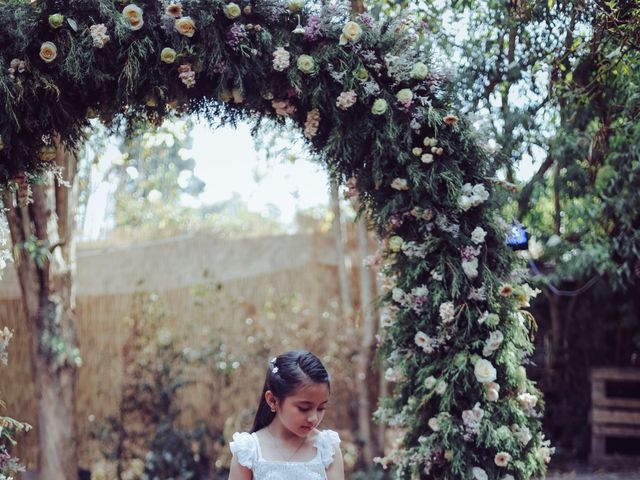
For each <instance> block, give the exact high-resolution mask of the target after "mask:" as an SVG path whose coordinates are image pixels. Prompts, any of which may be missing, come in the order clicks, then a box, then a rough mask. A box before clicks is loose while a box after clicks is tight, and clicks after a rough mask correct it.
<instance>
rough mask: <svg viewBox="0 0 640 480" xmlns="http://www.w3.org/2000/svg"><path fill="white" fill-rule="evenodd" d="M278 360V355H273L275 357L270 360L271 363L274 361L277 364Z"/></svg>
mask: <svg viewBox="0 0 640 480" xmlns="http://www.w3.org/2000/svg"><path fill="white" fill-rule="evenodd" d="M276 360H278V357H273V358H272V359H271V360H270V361H269V363H273V364H274V365H275V363H276Z"/></svg>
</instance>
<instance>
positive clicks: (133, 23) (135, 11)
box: [122, 3, 144, 31]
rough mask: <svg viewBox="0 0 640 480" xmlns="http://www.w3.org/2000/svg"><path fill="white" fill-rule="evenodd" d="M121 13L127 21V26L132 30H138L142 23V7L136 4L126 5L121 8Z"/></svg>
mask: <svg viewBox="0 0 640 480" xmlns="http://www.w3.org/2000/svg"><path fill="white" fill-rule="evenodd" d="M122 15H123V16H124V18H125V19H126V20H127V22H129V28H130V29H131V30H133V31H136V30H140V29H141V28H142V26H143V25H144V20H143V19H142V9H141V8H140V7H139V6H137V5H136V4H134V3H132V4H130V5H127V6H126V7H124V9H123V10H122Z"/></svg>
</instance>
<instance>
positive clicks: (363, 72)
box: [353, 67, 369, 82]
mask: <svg viewBox="0 0 640 480" xmlns="http://www.w3.org/2000/svg"><path fill="white" fill-rule="evenodd" d="M353 74H354V75H355V77H356V78H357V79H358V80H360V81H361V82H366V81H367V80H368V79H369V72H367V69H366V68H364V67H361V68H359V69H357V70H356V71H355V72H353Z"/></svg>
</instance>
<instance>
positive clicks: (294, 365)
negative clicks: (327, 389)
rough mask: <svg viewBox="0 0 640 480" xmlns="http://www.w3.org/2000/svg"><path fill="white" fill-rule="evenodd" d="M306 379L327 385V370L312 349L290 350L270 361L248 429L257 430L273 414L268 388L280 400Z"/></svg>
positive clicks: (268, 422)
mask: <svg viewBox="0 0 640 480" xmlns="http://www.w3.org/2000/svg"><path fill="white" fill-rule="evenodd" d="M308 381H311V382H313V383H326V384H327V385H328V386H329V385H330V383H329V382H330V380H329V374H328V373H327V370H326V369H325V368H324V365H322V362H321V361H320V359H319V358H318V357H316V356H315V355H314V354H313V353H311V352H307V351H305V350H291V351H289V352H286V353H283V354H282V355H280V356H278V357H276V358H275V359H274V360H273V361H271V362H269V366H268V367H267V376H266V378H265V380H264V387H262V395H261V396H260V403H259V405H258V411H257V412H256V417H255V419H254V420H253V427H252V428H251V432H257V431H258V430H261V429H262V428H264V427H266V426H267V425H269V424H270V423H271V421H272V420H273V419H274V417H275V416H276V414H275V412H272V411H271V407H270V406H269V404H268V403H267V400H266V399H265V397H264V395H265V393H266V392H267V390H271V392H272V393H273V395H274V396H275V397H276V398H277V399H278V400H280V401H282V400H284V399H285V398H287V397H289V396H291V395H293V394H294V393H295V392H296V390H297V389H298V388H299V387H300V385H302V384H303V383H304V382H308Z"/></svg>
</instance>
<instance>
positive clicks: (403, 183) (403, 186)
mask: <svg viewBox="0 0 640 480" xmlns="http://www.w3.org/2000/svg"><path fill="white" fill-rule="evenodd" d="M391 188H394V189H396V190H409V184H408V182H407V180H406V179H405V178H396V179H394V180H393V182H391Z"/></svg>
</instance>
